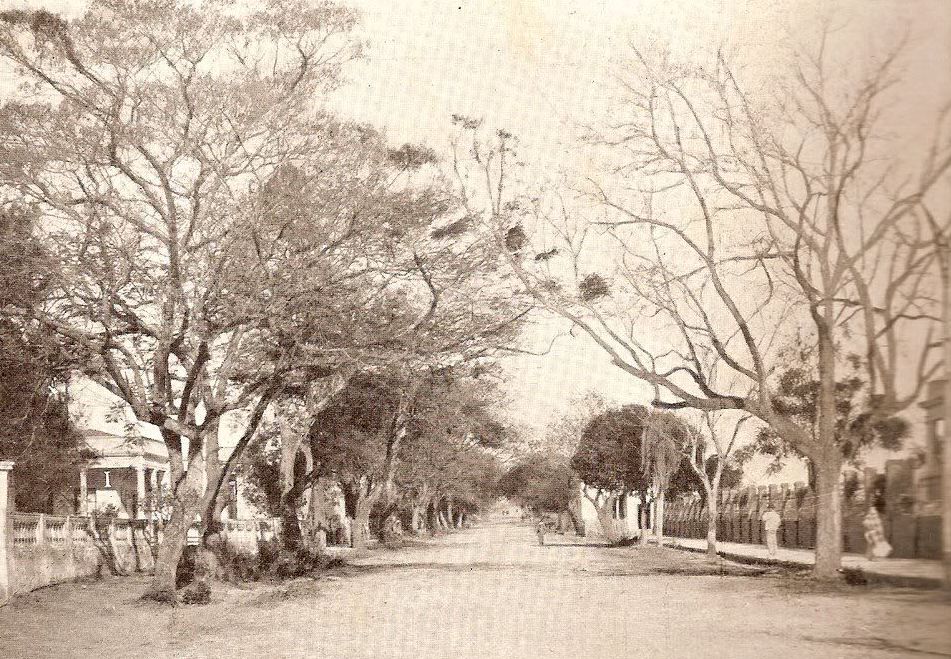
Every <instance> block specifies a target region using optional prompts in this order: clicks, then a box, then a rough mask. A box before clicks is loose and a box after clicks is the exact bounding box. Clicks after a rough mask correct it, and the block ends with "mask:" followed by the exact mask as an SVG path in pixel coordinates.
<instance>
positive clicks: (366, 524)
mask: <svg viewBox="0 0 951 659" xmlns="http://www.w3.org/2000/svg"><path fill="white" fill-rule="evenodd" d="M372 507H373V506H372V502H371V501H370V498H369V497H368V496H365V495H363V494H361V495H360V496H359V497H358V498H357V503H356V507H355V510H354V515H353V518H352V519H351V521H350V546H351V547H353V548H354V549H366V547H367V543H368V542H369V540H370V538H369V529H370V509H371V508H372Z"/></svg>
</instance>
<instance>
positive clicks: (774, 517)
mask: <svg viewBox="0 0 951 659" xmlns="http://www.w3.org/2000/svg"><path fill="white" fill-rule="evenodd" d="M761 519H762V520H763V528H764V529H766V548H767V549H768V550H769V555H770V556H775V555H776V549H777V547H778V544H777V542H776V532H777V531H778V530H779V525H780V523H782V518H781V517H780V516H779V513H777V512H776V510H775V509H774V508H773V504H769V505H768V506H767V507H766V512H765V513H763V517H762V518H761Z"/></svg>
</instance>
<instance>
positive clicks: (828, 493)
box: [810, 302, 842, 579]
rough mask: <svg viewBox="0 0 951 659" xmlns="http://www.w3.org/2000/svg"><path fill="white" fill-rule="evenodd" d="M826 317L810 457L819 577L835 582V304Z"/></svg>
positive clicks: (838, 456)
mask: <svg viewBox="0 0 951 659" xmlns="http://www.w3.org/2000/svg"><path fill="white" fill-rule="evenodd" d="M823 313H824V317H822V318H821V319H820V317H819V315H818V312H814V314H813V315H814V318H816V319H817V322H816V325H817V330H818V347H819V409H818V414H819V416H818V424H817V425H818V436H817V438H816V440H817V441H816V443H817V446H816V448H815V450H814V451H813V453H814V454H813V455H810V457H817V458H819V459H818V460H814V462H815V465H816V485H817V488H818V491H817V492H816V494H817V498H818V503H817V508H816V565H815V572H814V573H815V576H816V577H817V578H820V579H832V578H835V577H837V576H838V575H839V568H840V567H841V565H842V508H841V501H840V499H839V477H840V474H841V471H842V453H841V451H840V450H839V447H838V446H837V445H836V439H835V431H836V420H837V414H836V412H837V410H836V401H835V391H836V381H835V376H836V368H835V345H834V344H833V341H832V336H831V334H830V332H829V329H828V328H829V327H831V326H832V318H833V313H832V307H831V302H827V303H825V304H824V305H823Z"/></svg>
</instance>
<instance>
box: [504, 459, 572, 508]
mask: <svg viewBox="0 0 951 659" xmlns="http://www.w3.org/2000/svg"><path fill="white" fill-rule="evenodd" d="M573 476H574V474H573V472H572V470H571V467H569V465H568V464H567V462H566V461H565V460H564V459H561V458H559V457H556V456H552V455H550V454H545V453H540V454H539V453H536V454H532V455H528V456H525V457H524V458H522V459H521V460H519V461H518V463H516V464H515V466H513V467H512V468H510V469H509V470H508V471H506V472H505V473H504V474H503V475H502V478H501V479H499V484H498V487H499V492H500V494H502V495H503V496H505V497H508V498H509V499H512V500H513V501H517V502H519V503H520V504H521V505H522V506H523V507H525V508H528V509H531V510H534V511H537V512H550V513H560V512H562V511H564V510H566V509H567V508H568V506H569V504H570V503H571V501H572V500H573V499H574V498H575V497H576V496H577V492H576V489H575V486H574V478H573Z"/></svg>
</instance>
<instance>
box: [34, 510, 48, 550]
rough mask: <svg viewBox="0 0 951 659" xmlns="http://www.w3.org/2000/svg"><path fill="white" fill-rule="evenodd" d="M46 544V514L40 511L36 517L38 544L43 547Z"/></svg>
mask: <svg viewBox="0 0 951 659" xmlns="http://www.w3.org/2000/svg"><path fill="white" fill-rule="evenodd" d="M45 544H46V515H44V514H43V513H40V515H39V517H37V519H36V546H37V547H42V546H43V545H45Z"/></svg>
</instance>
